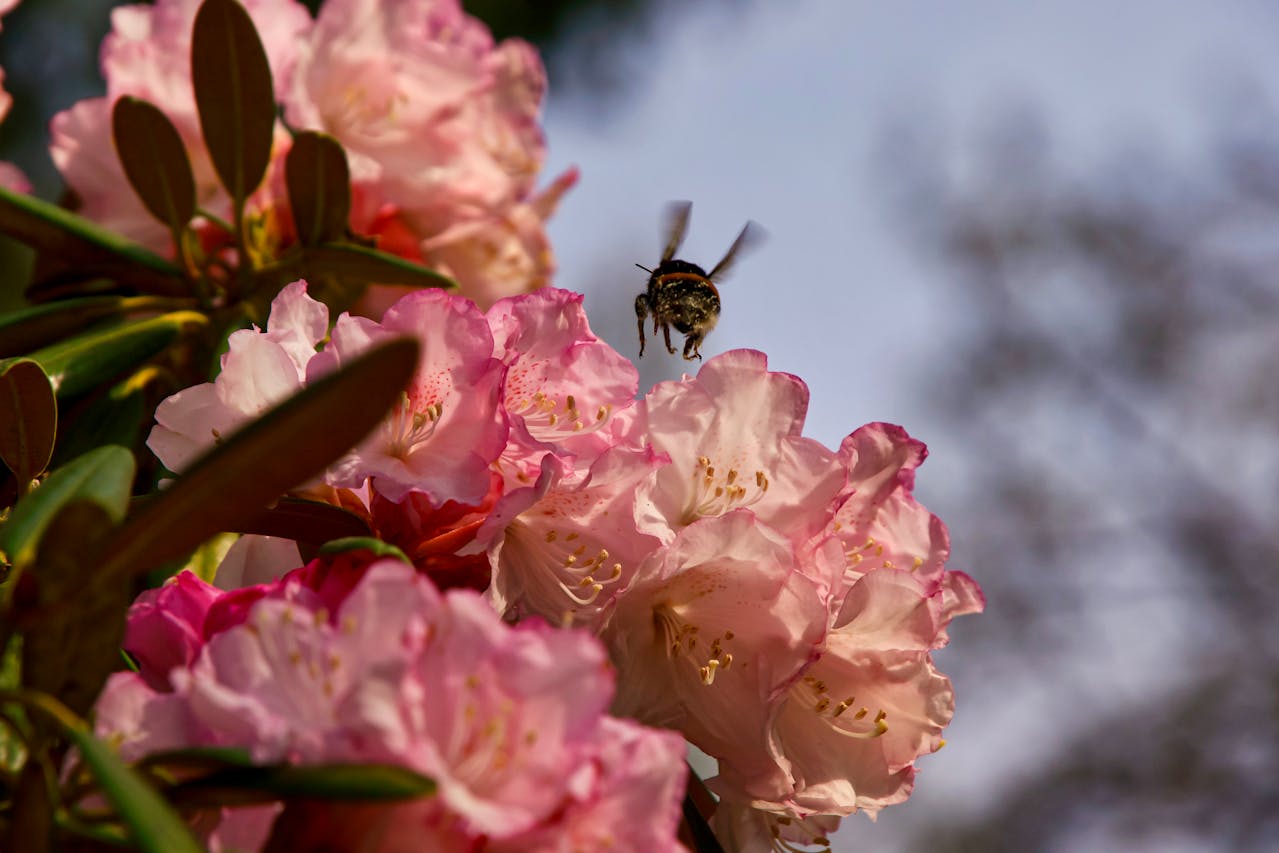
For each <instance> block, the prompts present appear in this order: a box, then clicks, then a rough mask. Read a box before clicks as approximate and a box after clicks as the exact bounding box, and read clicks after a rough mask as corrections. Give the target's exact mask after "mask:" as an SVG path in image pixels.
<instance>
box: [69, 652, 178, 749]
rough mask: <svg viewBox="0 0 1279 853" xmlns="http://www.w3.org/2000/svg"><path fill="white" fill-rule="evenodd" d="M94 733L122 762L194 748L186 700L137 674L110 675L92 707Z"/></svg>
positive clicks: (126, 672) (119, 673)
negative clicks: (159, 687)
mask: <svg viewBox="0 0 1279 853" xmlns="http://www.w3.org/2000/svg"><path fill="white" fill-rule="evenodd" d="M93 729H94V733H95V734H96V735H97V736H98V737H100V738H102V739H103V740H105V741H106V742H107V743H109V744H111V746H112V747H113V748H114V749H115V750H116V752H117V753H118V754H119V755H120V757H121V758H122V759H124V760H125V761H137V760H139V759H141V758H144V757H145V756H147V755H148V754H150V753H152V752H163V751H166V750H171V749H182V748H183V747H187V746H191V745H193V741H192V738H191V730H192V721H191V718H190V716H189V715H188V714H187V705H186V702H185V700H184V699H183V698H182V697H181V696H178V695H177V694H175V693H172V692H168V691H161V690H156V689H155V688H154V687H151V686H150V685H148V684H147V682H146V679H144V678H143V677H142V676H141V675H139V674H138V673H136V672H128V671H125V672H113V673H112V674H111V676H110V677H109V678H107V683H106V685H105V686H104V687H103V688H102V692H101V693H100V694H98V699H97V702H96V703H94V706H93Z"/></svg>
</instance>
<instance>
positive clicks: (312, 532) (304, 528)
mask: <svg viewBox="0 0 1279 853" xmlns="http://www.w3.org/2000/svg"><path fill="white" fill-rule="evenodd" d="M236 532H237V533H256V534H258V535H259V536H279V537H281V538H283V539H292V540H294V541H297V542H312V543H315V544H317V545H322V544H324V543H325V542H328V541H330V540H332V539H342V538H345V537H365V536H371V535H372V531H371V530H369V525H368V522H366V521H365V520H364V519H362V518H360V517H359V516H358V515H356V514H355V513H353V512H351V511H349V510H345V509H342V508H341V507H338V506H333V504H326V503H321V502H319V501H308V500H302V499H300V498H282V499H281V500H280V501H279V502H277V503H276V505H275V506H272V507H268V508H267V509H264V510H262V511H261V512H259V513H257V514H256V515H254V516H252V517H251V518H249V519H247V520H246V521H245V522H244V524H242V525H240V526H239V527H238V528H237V529H236Z"/></svg>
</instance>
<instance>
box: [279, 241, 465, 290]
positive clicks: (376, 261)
mask: <svg viewBox="0 0 1279 853" xmlns="http://www.w3.org/2000/svg"><path fill="white" fill-rule="evenodd" d="M258 276H259V277H260V278H262V279H263V280H265V281H268V282H270V283H271V284H273V285H278V286H276V287H275V290H278V289H279V287H282V286H283V285H285V284H287V283H288V282H290V281H296V280H297V279H299V278H305V279H306V280H307V281H313V280H315V279H319V278H322V277H326V276H333V277H336V278H338V279H339V280H341V281H343V282H344V283H346V284H347V285H348V287H351V286H358V288H359V289H360V290H362V289H363V287H364V286H365V285H368V284H398V285H408V286H411V287H414V288H419V287H443V288H448V289H450V290H452V289H455V288H456V287H457V282H455V281H453V279H451V278H449V277H448V276H446V275H444V274H443V273H438V272H436V271H435V270H433V269H430V268H429V267H424V266H422V265H421V264H415V263H413V262H412V261H406V260H404V259H403V258H401V257H399V256H397V255H390V254H387V253H386V252H379V251H378V250H377V249H370V248H367V247H365V246H357V245H355V244H352V243H324V244H322V245H319V246H307V247H303V248H302V249H301V250H300V251H298V252H296V253H295V254H293V255H292V256H290V257H288V258H285V259H283V260H280V261H277V262H276V263H274V264H272V265H271V266H267V267H263V268H262V269H261V270H259V271H258ZM272 292H274V291H272ZM326 301H327V300H326Z"/></svg>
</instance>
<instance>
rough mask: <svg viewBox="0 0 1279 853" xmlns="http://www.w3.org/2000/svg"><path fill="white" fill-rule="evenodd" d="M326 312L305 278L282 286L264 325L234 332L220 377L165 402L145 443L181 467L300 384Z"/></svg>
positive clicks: (322, 332)
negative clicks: (263, 328) (307, 285)
mask: <svg viewBox="0 0 1279 853" xmlns="http://www.w3.org/2000/svg"><path fill="white" fill-rule="evenodd" d="M328 317H329V310H328V308H326V307H325V306H324V305H323V304H322V303H319V302H316V301H315V300H314V299H312V298H311V297H309V296H307V295H306V282H303V281H295V282H293V283H292V284H290V285H288V286H287V287H285V288H284V289H283V290H281V291H280V293H279V295H278V296H276V297H275V300H274V301H273V302H272V303H271V314H270V317H269V318H268V320H267V331H266V332H262V331H260V330H258V329H257V328H253V329H241V330H240V331H238V332H234V333H232V334H231V336H230V338H229V340H228V345H229V349H228V350H227V352H226V353H225V354H224V355H223V356H222V371H221V372H220V373H219V374H218V378H217V379H216V380H214V381H213V382H206V383H204V384H202V385H194V386H192V387H190V388H187V389H185V390H183V391H179V392H178V393H177V394H174V395H173V396H171V397H169V398H168V399H166V400H164V401H163V402H161V403H160V405H159V406H158V407H157V408H156V412H155V419H156V426H155V427H154V428H153V429H152V430H151V435H150V436H148V438H147V446H148V447H150V448H151V450H152V452H154V453H155V455H156V456H157V457H158V458H159V459H160V461H161V462H163V463H164V465H165V467H167V468H168V469H169V470H170V471H175V472H176V471H182V470H183V469H185V468H186V467H187V466H188V465H190V464H191V462H193V461H194V460H195V459H196V458H197V457H199V456H200V455H202V454H203V453H205V452H206V451H208V450H209V449H210V448H211V447H212V446H213V445H214V444H216V443H218V442H219V441H220V440H221V439H222V437H223V436H226V435H230V434H231V433H232V432H234V431H235V430H237V429H239V428H240V427H241V426H243V425H244V423H246V422H247V421H249V420H251V419H253V418H255V417H257V416H259V415H261V414H262V413H264V412H265V411H267V410H268V409H270V408H271V407H272V406H274V405H276V404H277V403H279V402H281V401H282V400H284V399H285V398H287V397H289V396H290V395H292V394H294V393H296V392H297V391H299V390H301V388H302V385H303V379H304V377H305V375H306V367H307V363H308V362H309V360H310V358H311V356H314V355H315V347H316V345H317V344H318V343H319V342H320V341H321V340H323V338H324V336H325V334H326V331H327V328H328Z"/></svg>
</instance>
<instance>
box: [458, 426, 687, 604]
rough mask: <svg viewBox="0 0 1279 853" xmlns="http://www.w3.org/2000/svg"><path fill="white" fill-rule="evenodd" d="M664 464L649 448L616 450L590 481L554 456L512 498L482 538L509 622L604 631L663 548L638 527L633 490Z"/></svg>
mask: <svg viewBox="0 0 1279 853" xmlns="http://www.w3.org/2000/svg"><path fill="white" fill-rule="evenodd" d="M665 463H666V460H665V458H664V457H658V456H655V455H654V454H653V452H652V450H651V449H646V450H644V451H635V450H627V449H624V448H620V447H619V448H614V449H612V450H610V451H608V452H606V453H604V454H603V455H602V456H600V457H599V459H598V460H596V462H595V464H594V465H593V466H592V467H591V469H590V471H589V473H588V474H587V475H586V477H584V478H573V479H568V478H566V475H565V472H564V469H563V467H562V466H561V465H560V464H559V463H558V462H557V460H555V458H554V457H547V458H546V459H545V460H544V462H543V466H542V476H541V477H540V478H539V479H538V481H537V483H536V484H535V485H533V486H531V487H526V488H523V489H516V490H514V491H512V492H508V493H507V494H506V495H505V496H504V497H503V498H502V500H500V501H499V502H498V504H497V506H496V508H495V509H494V511H493V514H492V515H491V516H490V517H489V519H488V521H486V522H485V526H484V528H482V529H481V531H480V534H479V536H478V539H479V541H480V542H490V543H491V544H489V552H488V553H489V559H490V561H491V563H492V567H493V581H492V585H491V586H490V587H489V591H488V594H489V597H490V600H492V601H493V603H494V606H495V607H496V608H497V609H498V611H499V612H501V613H504V614H507V615H508V616H509V617H511V618H515V617H519V616H521V615H528V614H534V615H538V616H541V617H543V618H545V619H547V620H548V621H550V622H552V623H553V624H562V625H576V626H585V627H590V628H592V629H596V628H598V627H599V625H600V623H601V622H602V620H603V619H604V617H605V616H606V614H607V612H608V607H609V605H610V604H612V603H613V602H614V601H615V600H616V599H617V598H618V596H620V595H622V594H623V592H624V591H625V590H626V588H627V586H628V585H629V584H630V582H631V579H632V578H634V577H635V573H636V571H637V570H638V569H639V566H640V564H641V563H642V562H643V561H644V560H645V559H646V558H647V557H648V556H649V555H650V554H651V553H652V552H653V551H654V550H656V548H657V547H658V546H659V545H660V544H661V543H660V542H659V540H658V539H657V538H656V537H654V536H650V535H647V534H645V533H642V532H640V531H639V530H637V529H636V527H635V511H634V504H635V488H636V484H637V483H639V482H641V481H643V480H645V479H646V478H648V477H649V476H650V475H651V472H653V471H654V470H656V469H657V468H659V467H661V466H662V465H664V464H665Z"/></svg>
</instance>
